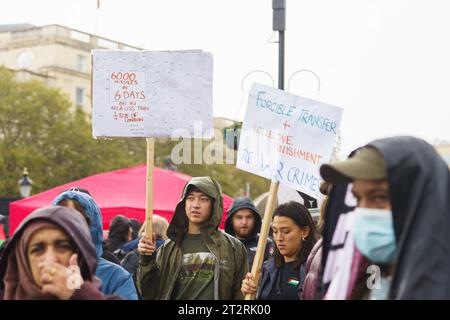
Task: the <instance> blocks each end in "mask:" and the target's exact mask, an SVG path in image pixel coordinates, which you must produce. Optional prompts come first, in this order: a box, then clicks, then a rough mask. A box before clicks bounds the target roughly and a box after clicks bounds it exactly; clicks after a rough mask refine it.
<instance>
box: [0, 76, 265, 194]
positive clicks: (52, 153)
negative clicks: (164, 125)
mask: <svg viewBox="0 0 450 320" xmlns="http://www.w3.org/2000/svg"><path fill="white" fill-rule="evenodd" d="M71 108H72V105H71V102H70V101H69V100H68V99H67V97H66V96H64V95H62V94H61V93H60V92H59V90H58V89H53V88H48V87H47V86H46V85H45V84H44V83H42V82H40V81H29V82H17V81H15V80H14V74H13V73H12V72H10V71H8V70H7V69H5V68H2V67H0V115H1V116H0V177H1V179H0V196H5V197H6V196H8V197H12V196H18V195H19V191H18V180H19V179H20V177H21V175H22V170H23V168H24V167H27V168H28V171H29V173H30V175H29V176H30V178H31V179H32V180H33V191H32V193H33V194H35V193H38V192H41V191H44V190H47V189H50V188H52V187H55V186H57V185H61V184H64V183H68V182H70V181H73V180H77V179H81V178H84V177H87V176H89V175H92V174H95V173H100V172H106V171H110V170H114V169H120V168H125V167H130V166H134V165H138V164H145V163H146V158H145V157H146V142H145V139H125V138H123V139H113V140H112V139H111V140H104V139H102V140H96V139H93V138H92V130H91V123H90V119H89V117H88V116H87V115H86V114H85V113H84V112H83V111H81V110H76V112H73V110H71ZM191 142H192V141H191ZM177 143H178V142H176V141H170V140H169V139H158V140H157V141H156V148H155V150H156V151H155V163H156V165H158V166H160V167H163V166H164V163H163V161H164V158H165V157H166V156H170V154H171V150H172V147H173V146H175V145H176V144H177ZM207 144H208V143H207V142H206V143H205V142H204V143H203V147H205V146H206V145H207ZM192 160H193V158H192ZM178 170H179V171H180V172H183V173H186V174H189V175H192V176H204V175H211V176H214V177H215V178H217V179H218V181H219V182H220V183H221V185H222V188H223V191H224V192H225V193H227V194H229V195H231V196H237V195H241V194H242V193H243V192H244V191H245V187H246V182H249V183H250V186H251V195H252V196H253V197H255V196H257V195H259V194H260V193H263V192H265V191H267V190H268V189H269V181H267V180H266V179H263V178H260V177H257V176H255V175H252V174H249V173H246V172H243V171H241V170H238V169H236V167H235V166H234V164H233V165H232V164H227V165H224V164H212V165H207V164H195V165H190V164H181V165H178Z"/></svg>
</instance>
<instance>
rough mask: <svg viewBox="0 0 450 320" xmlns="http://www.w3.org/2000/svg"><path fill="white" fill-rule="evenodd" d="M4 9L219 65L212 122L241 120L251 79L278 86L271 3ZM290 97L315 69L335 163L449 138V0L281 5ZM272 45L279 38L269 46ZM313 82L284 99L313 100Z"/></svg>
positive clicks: (18, 19) (20, 1)
mask: <svg viewBox="0 0 450 320" xmlns="http://www.w3.org/2000/svg"><path fill="white" fill-rule="evenodd" d="M100 1H101V5H100V10H99V11H97V0H71V1H69V0H39V1H38V0H14V1H7V0H3V1H1V4H2V6H1V9H0V23H1V24H8V23H25V22H27V23H32V24H35V25H38V26H39V25H46V24H52V23H58V24H62V25H66V26H68V27H71V28H75V29H79V30H81V31H85V32H89V33H95V34H98V35H100V36H104V37H107V38H111V39H113V40H117V41H122V42H125V43H128V44H130V45H135V46H140V47H144V48H145V49H148V50H178V49H203V50H206V51H210V52H212V54H213V55H214V85H213V86H214V115H215V116H224V117H228V118H233V119H236V120H242V117H243V114H244V110H243V108H245V103H246V99H247V98H246V97H245V95H246V93H247V90H248V89H249V86H250V85H251V83H252V81H257V82H261V83H264V84H268V85H271V81H270V80H269V78H268V77H267V76H265V75H262V74H259V75H258V74H254V75H252V76H250V77H248V78H247V80H246V81H245V82H244V91H243V92H242V91H241V82H242V80H243V78H244V76H245V75H246V74H247V73H248V72H250V71H252V70H265V71H267V72H269V73H270V74H272V76H273V78H274V80H275V85H276V83H277V65H278V64H277V61H278V46H277V45H276V44H270V43H268V39H269V38H270V37H271V36H272V34H273V31H272V0H158V1H156V0H127V1H121V0H100ZM286 2H287V30H286V72H285V73H286V82H285V83H286V90H287V89H288V88H287V82H288V79H289V77H290V75H291V74H292V73H293V72H295V71H296V70H298V69H311V70H313V71H314V72H315V73H316V74H317V75H318V76H319V77H320V79H321V85H322V87H321V91H320V95H319V100H320V101H323V102H326V103H329V104H334V105H337V106H340V107H342V108H344V114H343V122H342V138H343V145H342V155H346V154H347V153H348V152H349V151H351V150H352V149H354V148H355V147H357V146H360V145H362V144H364V143H367V142H369V141H371V140H373V139H376V138H380V137H385V136H390V135H396V134H410V135H415V136H418V137H421V138H424V139H427V140H429V141H432V140H434V139H441V140H450V125H449V120H450V94H449V93H450V90H449V84H450V81H449V80H450V79H449V78H450V41H449V39H450V1H447V0H442V1H439V0H287V1H286ZM275 39H276V37H275ZM316 86H317V84H316V81H315V79H314V78H313V77H312V76H311V75H310V74H307V73H303V74H300V75H298V76H296V77H294V78H293V80H292V84H291V88H290V91H291V92H292V93H294V94H298V95H302V96H305V97H309V98H313V99H315V98H316V97H317V93H316Z"/></svg>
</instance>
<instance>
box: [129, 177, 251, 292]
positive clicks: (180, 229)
mask: <svg viewBox="0 0 450 320" xmlns="http://www.w3.org/2000/svg"><path fill="white" fill-rule="evenodd" d="M222 215H223V199H222V190H221V187H220V185H219V183H218V182H217V181H216V180H215V179H213V178H211V177H195V178H192V180H191V181H189V182H188V183H187V184H186V186H185V187H184V190H183V195H182V198H181V200H180V202H179V203H178V205H177V207H176V209H175V213H174V216H173V218H172V221H171V222H170V225H169V228H168V230H167V235H168V237H169V240H167V241H166V242H165V243H164V245H162V246H161V247H160V248H159V249H158V251H157V252H155V239H154V237H153V240H152V239H150V237H148V236H147V235H145V234H144V235H143V237H142V238H141V240H140V242H139V247H138V251H139V253H140V255H141V256H140V261H139V267H138V271H137V286H138V289H139V291H140V293H141V295H142V297H143V298H144V299H146V300H149V299H177V300H181V299H186V300H194V299H195V300H224V299H243V295H242V293H241V291H240V288H241V282H242V279H244V277H245V274H246V273H247V271H248V267H247V265H248V263H247V253H246V250H245V247H244V246H243V244H242V243H241V242H240V241H239V240H237V239H236V238H234V237H233V236H230V235H228V234H226V233H224V232H222V231H220V230H219V229H218V227H219V224H220V222H221V219H222Z"/></svg>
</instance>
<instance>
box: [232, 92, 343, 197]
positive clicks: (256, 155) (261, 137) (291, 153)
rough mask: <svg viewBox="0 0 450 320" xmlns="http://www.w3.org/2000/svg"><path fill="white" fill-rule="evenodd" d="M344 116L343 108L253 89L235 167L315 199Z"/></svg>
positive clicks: (284, 93) (291, 95)
mask: <svg viewBox="0 0 450 320" xmlns="http://www.w3.org/2000/svg"><path fill="white" fill-rule="evenodd" d="M341 117H342V109H341V108H339V107H336V106H332V105H328V104H324V103H321V102H318V101H314V100H310V99H306V98H302V97H299V96H296V95H293V94H290V93H287V92H285V91H282V90H278V89H274V88H271V87H267V86H264V85H261V84H253V86H252V88H251V90H250V93H249V100H248V106H247V111H246V115H245V119H244V123H243V127H242V130H241V137H240V142H239V152H238V160H237V167H238V168H239V169H242V170H245V171H248V172H251V173H254V174H257V175H259V176H262V177H265V178H268V179H274V180H277V181H279V182H280V183H282V184H285V185H288V186H291V187H292V188H294V189H296V190H299V191H301V192H304V193H306V194H308V195H310V196H312V197H314V198H317V197H318V196H319V183H320V175H319V167H320V165H321V164H322V163H326V162H328V161H329V160H330V158H331V154H332V152H333V147H334V143H335V141H336V138H337V133H338V130H339V125H340V122H341Z"/></svg>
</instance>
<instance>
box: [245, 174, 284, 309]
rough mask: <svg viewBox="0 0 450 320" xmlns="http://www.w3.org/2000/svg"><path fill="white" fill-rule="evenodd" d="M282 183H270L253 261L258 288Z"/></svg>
mask: <svg viewBox="0 0 450 320" xmlns="http://www.w3.org/2000/svg"><path fill="white" fill-rule="evenodd" d="M279 185H280V183H279V182H278V181H273V180H272V182H271V183H270V189H269V198H268V199H267V203H266V209H265V211H264V217H263V222H262V226H261V232H260V233H259V240H258V247H257V249H256V253H255V258H254V260H253V266H252V271H251V273H252V275H253V281H254V282H255V285H256V288H258V284H259V275H260V274H261V269H262V264H263V260H264V252H265V250H266V244H267V238H268V237H269V228H270V223H271V222H272V216H273V211H274V210H275V205H276V203H277V194H278V187H279ZM254 299H255V295H254V294H246V295H245V300H254Z"/></svg>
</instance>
